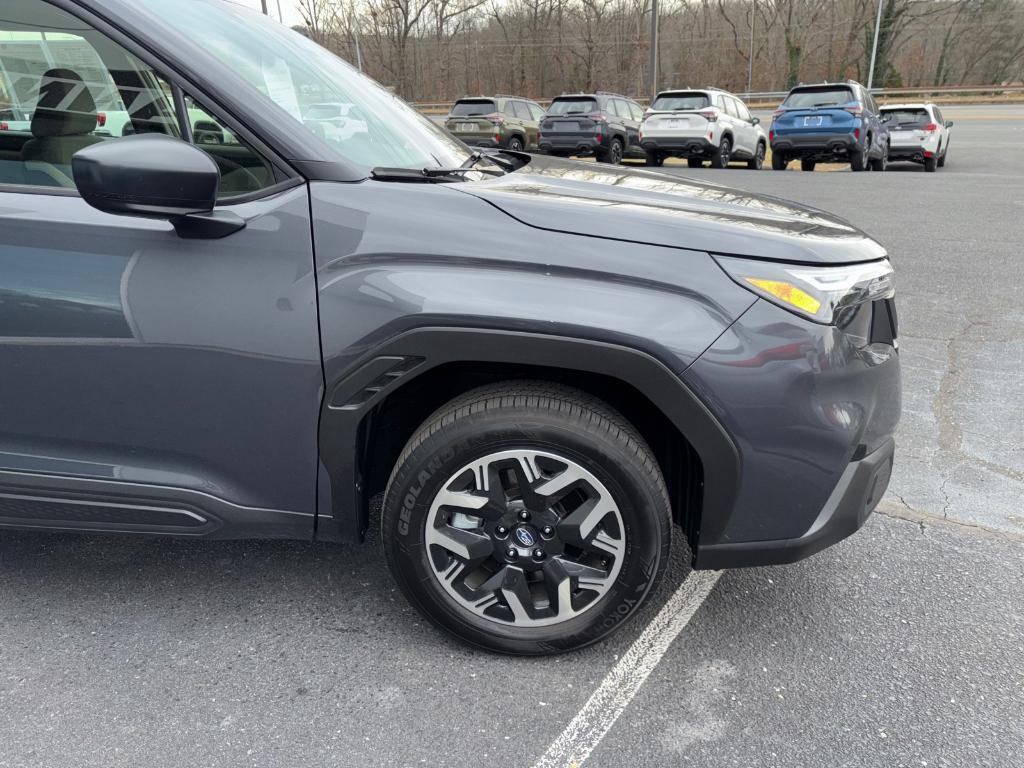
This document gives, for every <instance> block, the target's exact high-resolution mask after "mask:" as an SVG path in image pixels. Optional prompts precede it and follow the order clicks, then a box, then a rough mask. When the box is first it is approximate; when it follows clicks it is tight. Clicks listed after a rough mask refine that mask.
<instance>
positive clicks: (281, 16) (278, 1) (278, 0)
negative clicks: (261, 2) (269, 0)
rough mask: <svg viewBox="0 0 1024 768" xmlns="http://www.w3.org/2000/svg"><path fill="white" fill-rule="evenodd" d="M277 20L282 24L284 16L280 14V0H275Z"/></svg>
mask: <svg viewBox="0 0 1024 768" xmlns="http://www.w3.org/2000/svg"><path fill="white" fill-rule="evenodd" d="M277 20H278V21H280V22H281V23H282V24H284V14H282V13H281V0H277Z"/></svg>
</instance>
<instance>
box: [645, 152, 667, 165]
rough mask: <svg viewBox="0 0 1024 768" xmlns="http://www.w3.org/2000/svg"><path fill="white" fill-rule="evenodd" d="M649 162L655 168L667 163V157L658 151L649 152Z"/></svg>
mask: <svg viewBox="0 0 1024 768" xmlns="http://www.w3.org/2000/svg"><path fill="white" fill-rule="evenodd" d="M647 164H648V165H650V166H653V167H655V168H660V167H661V166H662V165H664V164H665V158H664V157H663V156H662V155H659V154H658V153H657V152H648V153H647Z"/></svg>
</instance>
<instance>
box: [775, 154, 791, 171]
mask: <svg viewBox="0 0 1024 768" xmlns="http://www.w3.org/2000/svg"><path fill="white" fill-rule="evenodd" d="M787 165H789V161H788V160H787V159H786V156H785V155H783V154H782V153H781V152H772V170H773V171H784V170H786V166H787Z"/></svg>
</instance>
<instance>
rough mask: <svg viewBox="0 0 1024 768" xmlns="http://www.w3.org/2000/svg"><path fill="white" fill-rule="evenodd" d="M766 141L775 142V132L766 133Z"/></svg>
mask: <svg viewBox="0 0 1024 768" xmlns="http://www.w3.org/2000/svg"><path fill="white" fill-rule="evenodd" d="M768 141H775V131H768Z"/></svg>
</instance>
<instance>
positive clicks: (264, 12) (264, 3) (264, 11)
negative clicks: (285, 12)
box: [260, 0, 270, 16]
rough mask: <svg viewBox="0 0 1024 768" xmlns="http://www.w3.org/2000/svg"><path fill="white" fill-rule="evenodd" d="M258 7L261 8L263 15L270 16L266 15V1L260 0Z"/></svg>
mask: <svg viewBox="0 0 1024 768" xmlns="http://www.w3.org/2000/svg"><path fill="white" fill-rule="evenodd" d="M260 5H261V6H263V15H264V16H269V15H270V14H269V13H267V0H260Z"/></svg>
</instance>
